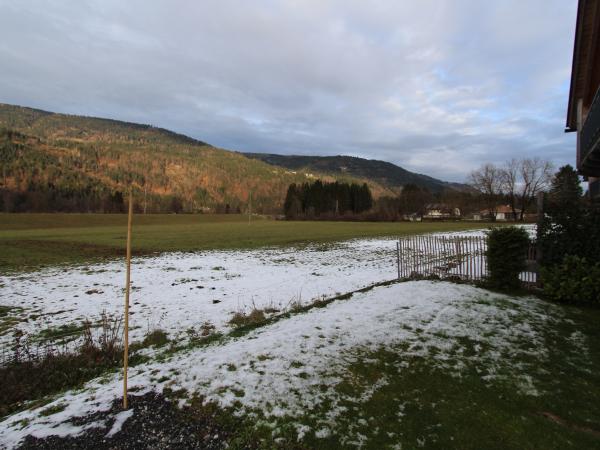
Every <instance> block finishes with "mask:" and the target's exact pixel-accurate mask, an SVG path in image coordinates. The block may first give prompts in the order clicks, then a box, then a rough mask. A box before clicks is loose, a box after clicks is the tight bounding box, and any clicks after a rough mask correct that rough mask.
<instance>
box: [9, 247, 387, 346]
mask: <svg viewBox="0 0 600 450" xmlns="http://www.w3.org/2000/svg"><path fill="white" fill-rule="evenodd" d="M395 276H397V269H396V260H395V241H394V240H390V239H375V240H353V241H348V242H343V243H336V244H322V245H314V246H308V247H304V248H283V249H282V248H273V249H259V250H248V251H239V250H238V251H207V252H198V253H172V254H165V255H162V256H159V257H153V258H137V259H134V260H133V262H132V293H131V298H130V303H131V309H130V311H131V314H132V315H131V319H130V326H131V327H132V331H131V337H132V339H133V340H136V339H140V338H142V337H143V335H144V334H146V333H147V332H148V331H149V330H151V329H154V328H161V329H163V330H165V331H167V332H168V333H169V335H170V336H171V337H174V336H175V335H177V334H182V335H185V331H186V330H187V329H188V328H190V327H195V328H198V327H200V326H201V325H202V324H203V323H205V322H210V323H211V324H212V325H214V326H215V327H216V329H217V331H222V330H223V329H224V328H226V327H227V322H228V321H229V320H230V319H231V317H232V315H233V313H235V312H238V311H245V312H248V311H249V310H250V309H252V308H254V307H256V308H261V309H262V308H266V307H269V308H274V309H277V310H285V309H288V308H290V307H291V306H292V305H294V304H307V303H310V302H312V301H314V300H315V299H318V298H322V297H331V296H334V295H336V294H340V293H346V292H349V291H353V290H356V289H358V288H361V287H364V286H368V285H371V284H373V283H376V282H380V281H385V280H390V279H392V278H394V277H395ZM124 283H125V270H124V264H123V263H120V262H113V263H108V264H100V265H93V266H89V267H77V268H73V269H68V270H65V269H52V270H45V271H42V272H37V273H32V274H27V275H20V276H4V277H0V286H2V287H0V305H5V306H14V307H19V308H23V310H22V311H20V312H19V313H18V317H19V318H27V319H28V320H27V322H20V323H19V324H18V325H17V327H18V328H19V329H21V330H22V331H24V332H25V333H27V334H35V333H37V332H39V331H40V330H43V329H46V328H56V327H59V326H61V325H65V324H72V323H81V322H82V321H83V320H84V319H89V320H91V321H97V320H98V319H99V318H100V315H101V313H102V312H103V311H106V312H107V313H109V314H121V312H122V309H123V298H124V295H123V287H124ZM10 340H11V335H10V334H9V333H7V334H5V335H4V336H1V337H0V345H1V346H2V347H0V348H6V347H7V346H8V345H9V344H10Z"/></svg>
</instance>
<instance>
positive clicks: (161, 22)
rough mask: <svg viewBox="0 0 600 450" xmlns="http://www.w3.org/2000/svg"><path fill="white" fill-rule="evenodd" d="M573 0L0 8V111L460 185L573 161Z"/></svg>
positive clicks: (107, 0)
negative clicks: (181, 136)
mask: <svg viewBox="0 0 600 450" xmlns="http://www.w3.org/2000/svg"><path fill="white" fill-rule="evenodd" d="M575 6H576V5H575V4H574V2H564V1H562V0H554V1H543V0H535V1H533V0H532V1H528V2H518V1H516V0H512V1H508V0H507V1H505V2H481V1H479V0H454V1H450V0H447V1H443V0H436V1H434V0H423V1H419V2H393V1H387V2H386V1H374V2H368V3H366V2H362V1H342V0H333V1H327V2H320V1H307V2H293V1H289V2H279V1H277V2H276V1H262V2H233V1H204V2H186V1H174V2H145V1H140V0H138V1H129V2H119V1H116V0H102V1H100V0H96V1H85V2H84V1H62V2H59V1H33V0H23V1H19V2H8V1H3V0H0V58H1V59H2V61H3V69H2V71H1V72H0V101H3V102H9V103H17V104H23V105H26V106H33V107H39V108H45V109H49V110H53V111H60V112H68V113H74V114H87V115H98V116H106V117H112V118H117V119H123V120H132V121H139V122H143V123H151V124H154V125H157V126H163V127H167V128H171V129H173V130H175V131H178V132H183V133H186V134H189V135H191V136H194V137H196V138H198V139H201V140H205V141H208V142H210V143H212V144H214V145H217V146H221V147H224V148H231V149H235V150H239V151H264V152H274V153H303V154H341V153H343V154H353V155H359V156H363V157H370V158H379V159H385V160H389V161H392V162H394V163H397V164H399V165H401V166H403V167H406V168H408V169H411V170H416V171H419V172H423V173H427V174H429V175H432V176H438V177H443V178H446V179H449V180H453V181H461V180H464V178H465V177H466V175H467V174H468V172H469V171H470V170H472V169H473V168H475V167H476V166H478V165H479V164H481V163H482V162H484V161H502V160H504V159H507V158H509V157H513V156H522V155H531V156H534V155H539V156H544V157H549V158H552V159H554V160H555V163H556V164H557V165H558V164H564V163H567V162H571V163H572V160H573V157H574V150H573V138H572V136H566V135H564V134H563V124H564V114H565V109H566V97H567V90H568V80H569V71H570V58H571V49H572V39H573V32H574V19H575Z"/></svg>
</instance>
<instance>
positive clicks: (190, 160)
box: [0, 104, 389, 213]
mask: <svg viewBox="0 0 600 450" xmlns="http://www.w3.org/2000/svg"><path fill="white" fill-rule="evenodd" d="M0 163H1V165H2V173H1V174H0V176H1V178H0V192H1V194H2V195H0V211H100V212H117V211H121V210H123V208H124V202H123V197H124V196H125V195H126V191H127V186H128V185H129V182H132V183H133V186H134V190H135V192H136V194H135V198H136V200H135V207H136V209H137V210H138V211H143V210H146V211H147V212H181V211H184V212H192V211H205V212H225V211H231V212H235V211H238V210H239V211H244V210H246V208H247V204H248V199H249V196H250V193H251V195H252V204H253V205H252V209H253V211H256V212H259V213H260V212H265V213H280V212H281V211H282V208H283V201H284V199H285V195H286V192H287V189H288V186H289V185H290V184H292V183H302V182H305V181H309V180H314V179H315V178H322V179H323V180H326V181H334V180H336V179H339V180H341V181H349V182H356V183H364V182H368V183H369V186H370V187H371V189H372V190H373V193H374V195H375V196H378V195H379V196H380V195H383V194H389V192H388V191H387V190H386V189H385V188H383V187H382V186H380V185H379V184H377V183H372V182H370V181H369V180H366V179H362V178H357V177H351V176H340V177H331V176H327V175H323V174H319V173H313V174H308V175H307V174H305V173H303V172H297V173H294V172H293V171H290V170H287V169H285V168H281V167H273V166H272V165H269V164H266V163H264V162H262V161H258V160H255V159H249V158H246V157H245V156H244V155H242V154H241V153H237V152H231V151H227V150H223V149H219V148H216V147H213V146H210V145H208V144H206V143H204V142H201V141H197V140H195V139H192V138H189V137H187V136H183V135H180V134H176V133H173V132H170V131H168V130H164V129H161V128H155V127H152V126H150V125H140V124H134V123H128V122H120V121H116V120H109V119H98V118H91V117H82V116H72V115H65V114H55V113H49V112H46V111H40V110H36V109H31V108H24V107H19V106H12V105H4V104H0Z"/></svg>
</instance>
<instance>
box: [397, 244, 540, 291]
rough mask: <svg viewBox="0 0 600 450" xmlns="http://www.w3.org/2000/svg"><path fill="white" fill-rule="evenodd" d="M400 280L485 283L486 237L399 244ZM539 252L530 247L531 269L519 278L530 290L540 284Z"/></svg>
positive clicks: (529, 262)
mask: <svg viewBox="0 0 600 450" xmlns="http://www.w3.org/2000/svg"><path fill="white" fill-rule="evenodd" d="M396 250H397V264H398V278H410V277H415V276H423V277H428V276H437V277H440V278H448V277H455V278H460V279H463V280H473V281H478V280H482V279H483V278H485V277H486V276H487V275H488V268H487V258H486V251H487V237H486V236H434V235H424V236H406V237H403V238H400V239H399V240H398V242H397V244H396ZM535 260H536V250H535V246H534V245H530V247H529V250H528V252H527V269H526V271H525V272H521V274H520V275H519V278H520V279H521V281H522V282H523V284H525V285H526V286H534V285H536V283H537V279H538V276H537V265H536V262H535Z"/></svg>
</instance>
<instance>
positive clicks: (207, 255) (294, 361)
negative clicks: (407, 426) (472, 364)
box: [0, 231, 584, 447]
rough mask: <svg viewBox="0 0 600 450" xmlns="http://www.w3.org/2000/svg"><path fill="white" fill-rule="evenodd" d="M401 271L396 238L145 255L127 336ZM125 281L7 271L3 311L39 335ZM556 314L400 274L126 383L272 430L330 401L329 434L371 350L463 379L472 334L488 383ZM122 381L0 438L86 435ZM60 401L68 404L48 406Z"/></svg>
mask: <svg viewBox="0 0 600 450" xmlns="http://www.w3.org/2000/svg"><path fill="white" fill-rule="evenodd" d="M482 233H483V231H475V232H471V233H455V234H460V235H479V234H482ZM447 235H448V234H447ZM396 276H397V266H396V241H395V240H393V239H361V240H352V241H347V242H343V243H336V244H323V245H314V246H307V247H303V248H284V249H282V248H277V249H259V250H251V251H209V252H199V253H177V254H166V255H162V256H159V257H153V258H138V259H135V260H134V261H133V267H132V280H133V292H132V297H131V303H132V308H131V312H132V318H131V321H130V324H131V326H132V327H133V330H132V332H131V334H132V337H133V340H136V339H140V338H142V337H143V335H144V334H145V333H146V332H147V331H148V330H150V329H153V328H162V329H164V330H166V331H167V332H168V333H169V335H170V337H171V339H173V338H175V337H176V336H178V335H179V336H184V335H185V334H186V330H188V329H189V328H190V327H195V328H198V327H200V326H201V325H202V324H203V323H205V322H210V323H211V324H213V325H214V326H215V327H216V330H217V331H221V332H227V331H228V328H229V325H228V321H229V319H230V318H231V316H232V314H233V313H235V312H237V311H246V312H247V311H249V310H250V309H251V308H254V307H256V308H265V307H269V308H275V309H277V310H280V311H283V310H289V309H290V308H291V306H292V305H294V304H309V303H311V302H312V301H314V300H315V299H319V298H322V297H332V296H334V295H336V294H340V293H347V292H350V291H355V290H357V289H359V288H362V287H365V286H369V285H372V284H374V283H378V282H382V281H386V280H391V279H394V278H395V277H396ZM124 278H125V276H124V268H123V265H122V264H121V263H116V262H114V263H107V264H99V265H93V266H89V267H76V268H71V269H60V270H58V269H55V270H45V271H41V272H36V273H32V274H26V275H20V276H3V277H0V305H4V306H11V307H16V308H19V309H17V310H13V311H11V315H13V316H15V318H17V319H18V320H20V322H18V323H16V325H15V327H16V328H19V329H21V330H23V331H24V332H25V333H27V334H28V335H36V334H37V333H39V332H40V331H41V330H44V329H50V328H52V329H54V328H56V327H59V326H61V325H68V324H73V323H80V322H81V321H82V320H83V319H86V318H87V319H91V320H97V319H98V318H99V316H100V314H101V313H102V311H107V312H109V313H115V314H118V313H119V312H120V311H121V308H122V303H123V289H122V288H123V281H124ZM551 309H553V308H552V307H550V308H549V307H548V305H546V304H542V303H541V302H540V301H539V300H536V299H533V298H521V299H514V298H510V297H505V296H501V295H497V294H491V293H489V292H487V291H484V290H481V289H478V288H474V287H472V286H466V285H456V284H450V283H445V282H430V281H420V282H404V283H399V284H394V285H390V286H387V287H378V288H374V289H372V290H370V291H367V292H364V293H358V294H355V295H354V296H352V297H351V298H350V299H349V300H339V301H335V302H333V303H331V304H329V305H328V306H327V307H325V308H318V309H312V310H310V311H309V312H307V313H303V314H296V315H293V316H292V317H291V318H288V319H282V320H280V321H278V322H276V323H274V324H272V325H269V326H264V327H261V328H259V329H257V330H255V331H253V332H252V333H250V334H248V335H245V336H243V337H239V338H235V339H234V338H225V339H224V340H222V341H219V342H218V343H215V344H214V345H211V346H209V347H206V348H196V349H191V350H186V351H180V352H177V353H174V354H172V355H168V356H167V357H166V359H164V358H161V359H160V362H159V361H158V360H156V359H153V360H152V361H151V362H149V363H146V364H143V365H139V366H136V367H134V368H132V369H131V371H130V386H131V387H132V388H133V389H134V390H137V392H136V393H137V394H141V393H143V392H147V391H149V390H152V389H154V390H157V391H162V390H163V389H164V388H165V387H167V386H168V387H170V388H172V389H177V388H184V389H186V390H187V391H188V392H189V393H190V395H191V394H192V393H198V394H201V395H202V396H204V397H205V398H206V399H208V400H213V401H216V402H218V403H219V404H220V405H221V406H224V407H227V406H232V405H236V407H237V408H239V409H238V412H239V413H245V414H250V415H253V414H256V415H257V416H258V419H260V420H261V421H263V422H264V423H269V424H270V425H271V426H273V427H274V429H277V426H278V425H277V424H278V420H279V419H280V418H282V417H284V416H285V417H288V418H289V417H292V418H295V419H293V420H295V422H294V423H295V424H296V426H297V430H298V436H299V437H300V436H302V435H303V434H304V433H306V432H307V431H308V425H307V424H306V418H307V414H309V413H308V412H310V411H314V410H318V408H319V407H320V406H321V405H324V404H327V405H332V406H330V411H329V412H328V413H327V414H326V415H325V418H323V417H321V419H319V421H320V423H319V429H318V430H315V429H313V430H312V432H318V433H319V434H321V435H323V436H327V435H328V433H329V432H330V431H331V430H334V429H335V426H336V420H338V417H339V416H340V415H341V414H343V412H344V408H343V407H341V406H338V405H339V402H340V400H342V397H341V394H340V393H339V392H338V391H337V390H336V389H335V386H336V385H337V384H339V383H340V381H341V380H342V378H343V373H344V368H345V367H347V366H348V364H351V363H353V362H354V361H356V359H357V358H360V355H361V354H363V353H364V352H365V351H374V350H377V349H381V348H389V349H395V348H397V346H399V345H401V346H402V348H403V351H405V352H406V354H407V356H410V355H427V354H429V353H432V352H433V353H434V354H435V361H436V364H438V365H440V366H441V367H444V368H445V369H447V370H449V371H452V372H454V373H456V374H457V375H459V374H460V370H461V364H464V361H461V360H460V359H458V360H457V359H456V353H457V352H458V353H460V342H461V339H464V338H465V337H466V338H469V339H471V340H474V341H477V342H481V348H482V349H483V348H485V351H481V353H478V354H476V355H474V356H470V357H469V358H471V359H475V360H477V361H479V362H480V363H481V367H482V374H481V375H482V377H484V379H485V380H488V381H489V382H490V383H493V382H495V381H497V380H499V379H501V378H502V377H503V376H504V375H503V373H504V372H503V370H504V369H505V368H506V366H507V365H510V361H511V360H512V359H513V356H515V355H516V354H517V353H520V354H522V353H523V352H527V351H528V350H524V349H523V347H522V346H519V345H515V343H516V342H518V341H521V342H523V341H525V342H528V343H530V344H531V348H532V349H533V348H535V352H534V351H533V350H532V351H531V354H528V356H530V357H531V358H533V359H534V360H535V359H536V358H537V359H538V360H539V359H540V358H544V357H545V350H544V346H543V342H542V341H541V340H540V330H542V329H544V328H545V327H547V325H548V322H549V321H552V320H555V319H551V317H556V315H560V313H559V312H557V311H558V310H557V311H550V310H551ZM11 338H12V337H11V333H8V332H5V333H4V335H1V336H0V346H1V347H0V349H3V350H4V351H6V349H7V348H8V347H9V345H10V340H11ZM581 345H582V346H583V345H584V344H583V343H582V344H581ZM407 349H408V350H407ZM154 356H156V354H154ZM399 369H401V368H399ZM513 369H514V370H513V372H514V373H512V374H511V380H513V381H514V380H516V382H517V385H516V389H520V390H521V391H522V392H523V393H524V395H537V394H538V389H539V388H538V387H537V386H535V384H534V383H533V382H532V381H531V377H530V376H529V374H528V371H527V370H526V368H524V367H516V366H515V367H514V368H513ZM119 379H120V377H119V375H118V374H115V375H110V376H108V377H105V378H103V379H102V380H93V381H91V382H89V383H88V384H87V385H86V387H85V388H84V389H83V390H80V391H73V392H67V393H65V394H64V395H61V396H59V397H58V398H56V400H54V401H53V402H51V403H49V404H47V405H45V406H44V407H41V408H38V409H33V410H27V411H24V412H21V413H18V414H14V415H12V416H10V417H8V418H6V419H5V420H4V421H3V422H2V423H0V446H1V444H4V445H6V446H8V447H11V446H14V445H15V444H17V443H18V442H19V441H20V440H21V439H22V438H23V437H24V436H26V435H28V434H33V435H35V436H38V437H43V436H46V435H50V434H58V435H67V434H77V433H81V432H82V431H84V429H85V428H86V427H87V426H90V425H76V424H74V423H72V422H71V419H72V418H73V417H77V416H83V415H86V414H89V413H92V412H94V411H99V410H107V409H108V408H109V407H110V404H111V402H112V401H113V400H114V399H115V398H117V397H119V396H120V395H121V390H120V389H121V386H120V381H119ZM378 383H383V384H385V383H386V380H385V379H382V380H380V381H378ZM377 389H378V385H377V384H375V385H373V386H369V388H368V389H367V391H365V393H363V396H362V397H361V398H356V399H354V401H356V402H361V401H365V400H366V399H368V398H369V396H370V395H372V394H373V393H374V392H376V390H377ZM344 401H348V398H345V399H344ZM240 405H241V406H240ZM53 407H56V410H57V411H59V410H60V409H61V408H62V407H64V409H63V410H62V411H60V412H57V413H55V414H51V415H49V416H48V415H44V414H40V412H42V411H44V410H47V409H48V408H53ZM117 419H123V417H120V418H117ZM92 426H98V427H106V432H107V433H108V432H109V431H110V430H111V429H112V428H113V426H114V424H113V421H107V422H103V423H96V424H93V425H92ZM348 438H349V439H350V438H351V437H348Z"/></svg>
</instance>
